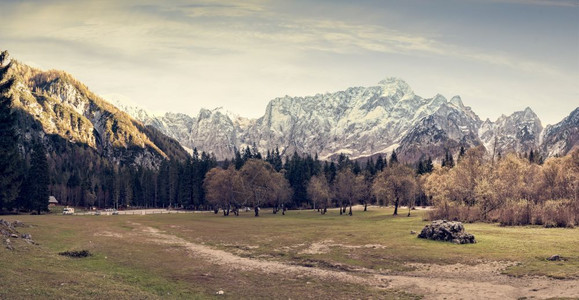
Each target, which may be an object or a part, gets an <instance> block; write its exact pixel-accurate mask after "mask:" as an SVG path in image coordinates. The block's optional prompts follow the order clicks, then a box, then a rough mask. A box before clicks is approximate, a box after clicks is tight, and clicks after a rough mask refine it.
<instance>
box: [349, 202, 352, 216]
mask: <svg viewBox="0 0 579 300" xmlns="http://www.w3.org/2000/svg"><path fill="white" fill-rule="evenodd" d="M348 215H350V216H351V215H352V204H350V212H349V213H348Z"/></svg>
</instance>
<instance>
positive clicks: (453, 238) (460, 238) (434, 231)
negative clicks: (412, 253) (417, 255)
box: [418, 220, 476, 244]
mask: <svg viewBox="0 0 579 300" xmlns="http://www.w3.org/2000/svg"><path fill="white" fill-rule="evenodd" d="M418 237H419V238H421V239H429V240H435V241H445V242H451V243H455V244H474V243H476V240H475V238H474V235H472V234H470V233H468V232H465V231H464V226H463V225H462V223H461V222H451V221H447V220H436V221H432V223H431V224H430V225H426V226H424V228H423V229H422V231H421V232H420V234H419V235H418Z"/></svg>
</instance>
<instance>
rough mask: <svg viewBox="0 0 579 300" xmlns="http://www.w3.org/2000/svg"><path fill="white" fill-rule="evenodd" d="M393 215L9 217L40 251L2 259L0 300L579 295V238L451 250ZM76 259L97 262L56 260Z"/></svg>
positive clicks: (546, 233) (482, 233)
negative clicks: (78, 253)
mask: <svg viewBox="0 0 579 300" xmlns="http://www.w3.org/2000/svg"><path fill="white" fill-rule="evenodd" d="M391 212H392V210H391V209H388V208H386V209H385V208H371V209H370V211H369V212H362V211H359V210H357V211H355V212H354V216H352V217H349V216H339V215H338V213H337V211H332V210H331V211H329V212H328V214H327V215H325V216H321V215H319V214H317V213H315V212H313V211H290V212H289V213H288V214H287V215H286V216H281V215H273V214H266V212H265V211H262V216H260V217H259V218H254V217H252V215H251V214H250V213H247V214H242V215H241V216H240V217H237V218H236V217H222V216H220V215H214V214H211V213H206V214H179V215H147V216H142V215H141V216H132V215H131V216H54V215H47V216H10V218H5V219H19V220H21V221H23V222H24V224H25V227H19V228H18V230H19V231H20V232H21V233H24V232H27V233H31V234H32V236H33V238H34V240H35V241H36V242H38V243H39V245H30V244H26V243H24V242H22V241H18V242H15V244H14V245H15V250H13V251H9V250H7V249H0V267H1V269H2V270H5V271H3V272H0V288H1V289H0V298H1V299H4V298H10V299H13V298H78V297H82V298H104V297H116V298H160V297H163V298H199V299H205V298H214V297H217V298H231V299H239V298H251V299H255V298H263V299H271V298H275V299H288V298H291V299H304V298H335V299H355V298H363V299H367V298H371V299H382V298H386V299H416V298H424V299H473V298H475V299H476V298H479V299H518V298H522V297H527V298H539V299H542V298H553V297H556V298H562V297H568V298H573V297H578V296H579V253H578V252H577V248H576V247H577V245H578V244H579V234H578V233H579V229H545V228H539V227H499V226H497V225H493V224H466V225H465V227H466V229H467V231H469V232H471V233H473V234H475V236H476V237H477V240H478V243H477V244H474V245H453V244H446V243H440V242H433V241H426V240H420V239H417V238H416V236H415V235H411V234H410V231H411V230H414V231H420V229H421V228H422V227H423V226H424V224H427V222H425V221H423V220H422V215H423V214H424V212H423V211H417V212H414V211H413V212H412V214H413V216H411V217H406V216H405V214H404V215H403V216H398V217H393V216H391ZM80 249H87V250H89V251H91V253H93V254H94V255H93V256H91V257H88V258H82V259H73V258H67V257H63V256H59V255H57V253H58V252H61V251H65V250H80ZM551 254H560V255H561V256H562V257H564V258H565V259H566V260H564V261H559V262H550V261H547V260H546V259H545V258H546V257H548V256H550V255H551ZM219 291H223V295H218V294H216V293H218V292H219Z"/></svg>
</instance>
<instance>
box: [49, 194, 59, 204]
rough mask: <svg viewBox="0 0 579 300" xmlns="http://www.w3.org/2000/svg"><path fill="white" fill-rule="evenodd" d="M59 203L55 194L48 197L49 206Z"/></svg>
mask: <svg viewBox="0 0 579 300" xmlns="http://www.w3.org/2000/svg"><path fill="white" fill-rule="evenodd" d="M57 204H58V200H56V198H55V197H54V196H50V197H48V206H55V205H57Z"/></svg>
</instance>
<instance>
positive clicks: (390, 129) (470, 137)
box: [119, 78, 579, 161]
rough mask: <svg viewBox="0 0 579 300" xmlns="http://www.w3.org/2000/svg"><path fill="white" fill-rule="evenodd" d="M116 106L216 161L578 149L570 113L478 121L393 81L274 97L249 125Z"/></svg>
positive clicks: (457, 103) (223, 115)
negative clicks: (275, 154)
mask: <svg viewBox="0 0 579 300" xmlns="http://www.w3.org/2000/svg"><path fill="white" fill-rule="evenodd" d="M119 107H121V109H124V110H125V111H127V112H129V113H130V114H131V115H132V116H133V117H135V118H137V119H139V120H140V121H142V122H143V123H144V124H147V125H151V126H154V127H156V128H158V129H159V130H160V131H162V132H163V133H165V134H167V135H168V136H171V137H173V138H175V139H177V140H178V141H179V142H180V143H181V144H182V145H183V146H184V147H187V148H190V149H192V148H197V149H198V150H199V151H207V152H211V153H214V154H215V155H216V157H217V158H218V159H226V158H231V157H233V155H234V153H233V151H234V150H235V149H241V148H244V147H246V146H250V147H256V148H257V149H258V150H259V151H260V152H262V153H265V152H266V151H267V150H268V149H274V148H279V150H280V151H281V152H282V154H284V153H285V154H291V153H293V152H294V151H297V152H298V153H309V154H312V155H314V154H318V155H319V157H320V158H322V159H332V158H333V157H336V156H337V155H339V154H340V153H344V154H347V155H349V156H350V157H351V158H353V159H356V158H362V157H370V156H373V155H377V154H385V153H390V152H392V151H393V150H396V151H397V153H398V155H399V157H400V158H402V159H404V160H407V161H415V160H418V159H420V158H421V157H424V156H432V157H434V158H437V157H442V156H443V155H444V154H445V152H446V151H447V150H449V151H451V152H456V151H458V149H459V148H460V147H461V146H464V147H466V148H469V147H473V146H478V145H484V146H485V148H486V149H487V152H488V153H489V154H490V155H493V154H497V153H502V154H505V153H508V152H518V153H521V152H529V151H530V150H535V151H536V150H540V151H542V152H544V155H545V156H554V155H564V154H565V153H567V152H568V151H569V150H570V149H571V148H573V147H575V146H576V145H577V140H578V138H577V136H578V133H577V127H578V126H579V124H578V122H577V116H576V115H577V113H576V112H575V115H573V114H572V116H575V117H572V116H570V117H569V118H567V119H565V120H566V121H565V120H564V121H562V122H565V124H563V125H553V126H547V128H545V130H544V128H543V126H542V124H541V121H540V120H539V118H538V117H537V115H536V114H535V113H534V112H533V111H532V110H531V109H530V108H527V109H525V110H524V111H520V112H515V113H513V114H512V115H510V116H504V115H503V116H501V117H499V118H498V119H497V120H496V121H494V122H492V121H490V120H488V119H487V120H486V121H484V122H483V121H481V120H480V118H479V117H478V116H477V114H476V113H475V112H474V111H473V110H472V109H471V108H470V107H468V106H465V105H464V104H463V102H462V99H461V98H460V97H459V96H454V97H452V98H451V99H450V100H447V99H446V98H445V97H444V96H442V95H435V96H434V97H432V98H422V97H420V96H417V95H415V93H414V91H413V90H412V89H411V88H410V86H409V85H408V84H407V83H406V82H404V81H403V80H400V79H397V78H387V79H385V80H383V81H381V82H380V83H379V84H378V85H377V86H372V87H352V88H348V89H346V90H344V91H338V92H334V93H326V94H317V95H314V96H309V97H289V96H285V97H280V98H275V99H273V100H271V101H270V102H269V104H268V105H267V107H266V110H265V113H264V115H263V116H262V117H260V118H258V119H253V120H250V119H245V118H241V117H239V116H235V115H233V114H231V113H228V112H226V111H225V110H223V109H222V108H218V109H215V110H207V109H202V110H201V111H200V112H199V114H198V115H197V116H196V117H191V116H187V115H184V114H174V113H167V114H165V115H162V116H152V115H151V114H148V113H147V112H145V111H143V110H140V109H138V108H135V107H127V106H124V105H122V104H119ZM143 116H145V117H143ZM562 130H563V133H562V132H561V131H562ZM546 143H550V144H549V145H547V144H546ZM552 143H556V144H557V145H551V144H552Z"/></svg>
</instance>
